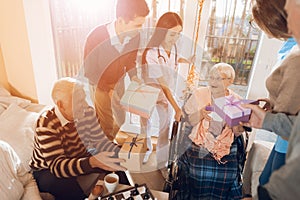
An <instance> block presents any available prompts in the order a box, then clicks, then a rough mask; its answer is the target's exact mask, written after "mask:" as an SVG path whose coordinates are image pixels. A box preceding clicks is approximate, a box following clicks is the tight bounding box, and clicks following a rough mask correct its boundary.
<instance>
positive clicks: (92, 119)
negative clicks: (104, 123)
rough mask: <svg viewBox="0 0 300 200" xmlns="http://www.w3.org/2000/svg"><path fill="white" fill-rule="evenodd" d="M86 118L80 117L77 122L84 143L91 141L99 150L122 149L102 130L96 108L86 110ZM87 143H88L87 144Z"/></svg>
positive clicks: (114, 150) (115, 150)
mask: <svg viewBox="0 0 300 200" xmlns="http://www.w3.org/2000/svg"><path fill="white" fill-rule="evenodd" d="M84 116H85V117H84V118H82V119H80V120H79V121H78V124H77V127H78V128H77V131H78V134H79V136H80V138H81V140H83V139H84V140H83V141H84V143H85V144H86V143H89V144H90V145H91V146H92V147H94V148H95V149H96V150H97V152H103V151H108V152H115V153H116V154H117V153H118V152H119V151H120V147H118V146H117V145H116V144H114V143H113V142H112V141H110V140H109V139H108V138H107V137H106V135H105V134H104V132H103V131H102V129H101V127H100V124H99V122H98V119H97V117H96V113H95V110H94V109H93V108H92V107H89V108H87V109H86V110H85V111H84ZM86 145H87V144H86Z"/></svg>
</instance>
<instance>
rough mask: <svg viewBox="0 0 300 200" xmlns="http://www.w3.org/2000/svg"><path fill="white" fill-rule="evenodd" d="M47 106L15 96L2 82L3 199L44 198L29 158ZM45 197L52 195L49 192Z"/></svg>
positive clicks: (0, 182) (0, 183)
mask: <svg viewBox="0 0 300 200" xmlns="http://www.w3.org/2000/svg"><path fill="white" fill-rule="evenodd" d="M44 108H46V107H45V106H44V105H40V104H34V103H31V102H30V101H28V100H26V99H23V98H19V97H15V96H12V95H11V94H10V93H9V92H8V91H7V90H5V89H4V88H3V87H1V85H0V144H1V145H0V165H1V167H0V171H1V179H0V188H1V189H0V197H1V200H19V199H22V200H27V199H28V200H29V199H30V200H41V199H42V198H41V196H40V193H39V190H38V187H37V185H36V182H35V180H34V178H33V176H32V174H31V173H30V172H29V171H30V167H29V160H30V158H31V154H32V150H33V137H34V129H35V124H36V120H37V118H38V116H39V113H40V112H41V111H42V110H43V109H44ZM43 196H44V197H45V198H46V199H47V198H49V195H43ZM43 199H44V198H43Z"/></svg>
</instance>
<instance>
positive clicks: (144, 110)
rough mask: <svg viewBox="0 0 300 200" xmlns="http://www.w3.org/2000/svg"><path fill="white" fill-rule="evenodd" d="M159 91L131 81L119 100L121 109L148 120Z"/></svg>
mask: <svg viewBox="0 0 300 200" xmlns="http://www.w3.org/2000/svg"><path fill="white" fill-rule="evenodd" d="M159 92H160V89H158V88H155V87H152V86H149V85H145V84H138V83H137V82H135V81H132V82H131V83H130V84H129V86H128V88H127V90H126V91H125V93H124V95H123V96H122V98H121V100H120V104H121V105H122V107H123V108H124V109H125V110H126V111H128V112H131V113H134V114H137V115H140V116H142V117H145V118H150V116H151V113H152V111H153V109H154V106H155V105H156V102H157V98H158V95H159Z"/></svg>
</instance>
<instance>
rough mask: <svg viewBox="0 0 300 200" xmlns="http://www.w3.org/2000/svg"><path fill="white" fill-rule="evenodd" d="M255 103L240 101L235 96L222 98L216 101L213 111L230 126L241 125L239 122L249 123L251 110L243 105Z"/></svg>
mask: <svg viewBox="0 0 300 200" xmlns="http://www.w3.org/2000/svg"><path fill="white" fill-rule="evenodd" d="M244 103H254V104H256V102H255V101H252V100H239V99H236V98H235V97H234V96H233V95H229V96H226V97H220V98H217V99H215V100H214V103H213V110H214V111H215V112H216V113H217V114H218V115H219V116H220V117H221V118H223V119H224V120H225V122H226V123H227V125H228V126H230V127H232V126H236V125H239V122H247V121H249V117H250V114H251V109H249V108H244V107H242V106H241V104H244Z"/></svg>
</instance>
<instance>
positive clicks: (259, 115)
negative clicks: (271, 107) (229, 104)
mask: <svg viewBox="0 0 300 200" xmlns="http://www.w3.org/2000/svg"><path fill="white" fill-rule="evenodd" d="M242 106H243V107H244V108H250V109H251V110H252V113H251V115H250V119H249V121H248V122H241V123H240V124H241V125H242V126H248V127H253V128H262V124H263V121H264V119H265V116H266V111H265V110H264V109H263V108H261V107H259V106H258V105H252V104H243V105H242Z"/></svg>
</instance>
